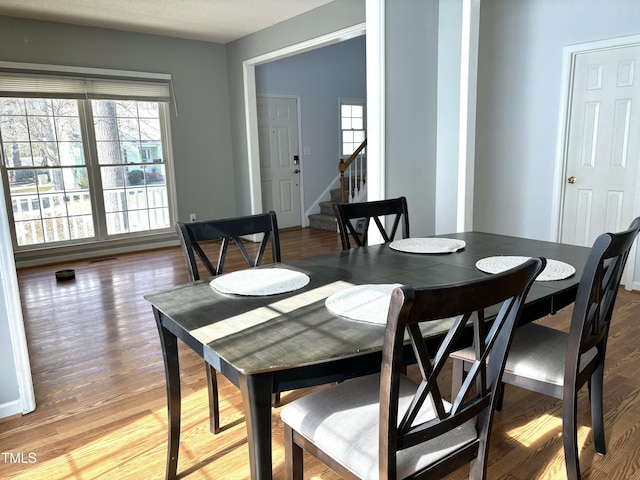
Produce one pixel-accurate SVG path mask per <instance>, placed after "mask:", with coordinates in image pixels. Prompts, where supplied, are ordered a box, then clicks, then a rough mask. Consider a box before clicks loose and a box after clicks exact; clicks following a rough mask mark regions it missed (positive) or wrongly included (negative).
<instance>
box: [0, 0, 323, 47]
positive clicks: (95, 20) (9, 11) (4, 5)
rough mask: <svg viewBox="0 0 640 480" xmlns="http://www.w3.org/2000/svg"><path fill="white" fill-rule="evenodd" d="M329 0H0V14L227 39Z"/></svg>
mask: <svg viewBox="0 0 640 480" xmlns="http://www.w3.org/2000/svg"><path fill="white" fill-rule="evenodd" d="M331 1H332V0H65V1H64V2H61V1H60V0H1V1H0V15H6V16H10V17H20V18H30V19H35V20H48V21H52V22H61V23H70V24H74V25H84V26H89V27H101V28H111V29H114V30H124V31H128V32H140V33H149V34H155V35H166V36H170V37H178V38H186V39H191V40H203V41H208V42H216V43H228V42H230V41H232V40H235V39H238V38H240V37H243V36H245V35H248V34H250V33H253V32H257V31H258V30H262V29H263V28H267V27H269V26H271V25H274V24H276V23H279V22H282V21H283V20H286V19H288V18H291V17H295V16H296V15H300V14H301V13H304V12H307V11H309V10H313V9H314V8H316V7H319V6H321V5H324V4H326V3H330V2H331Z"/></svg>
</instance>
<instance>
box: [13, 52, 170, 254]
mask: <svg viewBox="0 0 640 480" xmlns="http://www.w3.org/2000/svg"><path fill="white" fill-rule="evenodd" d="M0 71H3V72H17V74H20V73H27V74H34V73H35V74H41V75H46V76H49V77H51V76H55V75H59V76H61V77H64V75H67V76H72V77H75V76H78V77H84V76H86V77H87V78H88V79H89V81H88V82H85V83H87V84H88V88H96V89H97V88H100V85H99V84H100V80H99V79H106V80H105V81H106V82H107V83H108V82H111V85H116V86H119V85H120V84H122V85H123V86H124V88H125V89H126V88H127V84H133V85H134V87H135V85H136V82H141V84H147V85H149V84H150V82H158V81H163V82H165V83H168V84H169V89H170V91H171V93H172V86H171V75H169V74H159V73H147V72H133V71H123V70H110V69H95V68H83V67H64V66H56V65H36V64H23V63H15V62H0ZM94 76H95V77H96V78H97V79H98V81H97V82H96V83H95V85H97V86H95V87H94V82H91V77H94ZM96 91H97V90H96ZM96 91H94V92H92V93H94V94H96V93H95V92H96ZM97 92H98V93H97V95H100V93H99V91H97ZM24 96H25V95H19V94H17V95H16V97H18V98H20V97H24ZM96 98H103V99H109V98H111V97H110V96H109V95H106V96H103V97H96ZM140 100H141V99H140ZM171 100H173V98H171ZM141 101H147V100H141ZM148 101H152V102H153V101H155V100H154V99H149V100H148ZM82 103H83V101H81V103H80V107H81V108H84V107H82ZM171 106H172V105H170V104H167V103H166V102H165V101H162V102H159V107H160V108H159V110H160V128H161V135H162V148H163V162H164V164H165V170H166V189H167V197H168V213H169V225H168V227H167V228H165V229H155V230H146V231H140V232H128V233H125V234H119V235H106V231H105V232H102V233H101V232H100V230H101V228H100V227H99V223H100V222H102V221H103V220H102V219H101V216H102V215H104V213H105V212H104V211H102V210H97V209H96V205H95V204H94V211H93V215H94V218H95V220H96V222H95V223H96V236H95V237H93V238H90V239H86V240H85V241H77V240H72V241H69V242H62V243H60V244H53V245H50V244H46V243H44V244H36V245H29V246H20V247H18V246H17V242H16V236H15V225H14V224H13V222H12V221H10V222H9V225H8V226H9V229H10V231H11V237H12V241H13V246H14V252H15V254H16V261H18V260H19V258H23V257H24V258H29V257H30V254H35V256H38V255H42V254H43V253H44V252H47V251H49V252H50V253H49V254H50V255H55V256H56V257H57V256H58V254H60V255H61V258H77V256H76V255H73V254H71V255H69V252H72V251H74V250H78V248H79V247H82V246H83V245H84V246H85V247H86V248H85V249H84V250H85V251H86V250H88V249H92V248H98V247H103V246H104V247H109V248H114V249H117V250H120V251H122V249H123V248H124V250H127V248H126V247H125V245H131V244H136V243H138V244H141V243H143V242H145V243H146V242H148V241H149V240H150V239H151V237H154V238H155V237H157V240H158V241H161V240H162V239H171V241H170V242H165V243H164V244H169V243H171V244H173V243H175V242H174V241H173V240H174V237H175V232H174V230H173V224H174V222H175V219H176V218H177V200H176V197H177V196H176V188H175V165H174V161H173V149H172V143H171V124H170V110H169V108H171ZM83 141H84V142H87V141H88V140H87V139H86V138H83ZM88 145H89V147H90V148H94V146H93V144H92V142H91V141H89V143H88ZM91 161H92V162H95V163H94V165H93V166H92V168H94V169H95V168H98V169H99V164H98V162H97V159H94V160H91ZM87 163H89V162H87ZM98 186H100V185H98ZM8 188H9V186H8V184H6V183H5V185H4V192H3V194H4V195H5V198H9V197H8V195H9V191H8ZM93 188H94V189H95V188H96V185H94V186H93ZM92 196H93V198H94V199H97V201H96V203H97V202H100V203H101V202H102V199H101V196H102V189H101V186H100V191H95V190H94V191H92ZM98 212H99V215H97V214H98ZM7 213H8V214H10V213H11V212H8V211H7ZM12 217H13V216H12V215H10V218H12ZM159 245H160V244H159V243H156V244H155V246H156V247H157V246H159ZM21 254H23V255H21ZM83 255H86V254H83ZM38 263H41V261H39V260H33V261H32V260H28V261H27V262H26V263H25V265H33V264H38Z"/></svg>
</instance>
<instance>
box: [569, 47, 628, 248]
mask: <svg viewBox="0 0 640 480" xmlns="http://www.w3.org/2000/svg"><path fill="white" fill-rule="evenodd" d="M639 59H640V46H627V47H623V48H609V49H605V50H596V51H590V52H585V53H579V54H577V55H576V58H575V64H574V72H573V74H574V75H573V83H572V98H571V102H570V112H569V114H568V118H569V130H568V131H569V134H568V140H567V142H568V143H567V148H566V152H567V157H566V170H565V171H566V178H565V181H566V182H567V183H566V185H565V189H564V204H563V215H562V224H561V241H562V242H563V243H570V244H575V245H583V246H590V245H592V244H593V242H594V241H595V239H596V237H597V236H598V235H599V234H601V233H603V232H607V231H610V232H615V231H620V230H624V229H626V228H627V227H628V225H629V223H630V222H631V220H632V219H633V218H634V216H635V215H634V205H635V202H636V186H637V172H638V161H639V152H640V148H639V144H640V136H639V135H638V134H637V132H638V131H640V85H639V83H638V79H637V78H638V76H637V75H636V73H638V72H636V71H635V67H636V66H638V65H639V62H638V60H639Z"/></svg>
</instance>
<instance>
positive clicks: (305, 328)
mask: <svg viewBox="0 0 640 480" xmlns="http://www.w3.org/2000/svg"><path fill="white" fill-rule="evenodd" d="M443 237H447V238H457V239H461V240H464V241H465V242H466V247H465V248H464V249H462V250H460V251H458V252H455V253H447V254H415V253H404V252H400V251H397V250H393V249H391V248H390V247H389V245H388V244H384V245H375V246H370V247H363V248H359V249H352V250H349V251H343V252H336V253H331V254H327V255H321V256H315V257H308V258H303V259H298V260H295V261H292V262H287V263H283V264H278V265H277V267H280V268H282V267H284V268H288V269H293V270H297V271H300V272H303V273H305V274H307V275H308V276H309V279H310V282H309V283H308V284H307V285H306V286H305V287H303V288H302V289H300V290H297V291H294V292H290V293H285V294H280V295H273V296H263V297H246V296H244V297H242V296H233V295H226V294H221V293H218V292H217V291H215V290H214V289H213V288H212V287H211V286H210V285H209V281H200V282H194V283H190V284H186V285H181V286H177V287H175V288H172V289H169V290H166V291H163V292H160V293H153V294H149V295H146V296H145V298H146V299H147V300H148V301H149V302H150V303H151V305H152V306H153V309H154V313H155V315H156V320H157V322H158V328H159V331H160V337H161V341H162V344H163V352H164V354H165V367H166V371H167V393H168V397H169V399H170V401H169V407H170V408H169V410H170V411H169V416H170V442H169V444H170V445H169V456H168V463H167V477H168V478H172V477H175V475H176V468H177V441H178V438H177V435H179V410H180V405H179V404H180V398H179V397H180V393H179V373H177V368H178V363H177V362H178V360H177V348H175V352H174V351H173V350H174V345H175V343H176V342H175V338H180V339H181V340H182V341H184V342H185V343H187V344H188V345H189V346H190V347H191V348H193V349H194V350H195V351H196V352H198V353H199V354H200V355H201V356H202V357H203V358H204V359H205V360H206V361H207V362H209V363H210V364H211V365H213V366H214V367H215V368H216V369H217V370H218V371H220V372H221V373H223V374H224V375H225V376H227V378H229V380H231V381H232V382H233V383H235V384H236V385H237V386H238V387H239V388H240V389H241V391H242V393H243V404H244V408H245V416H246V420H247V434H248V440H249V447H250V462H251V467H252V477H253V478H270V477H271V431H270V426H271V413H270V408H271V407H270V399H271V393H273V392H280V391H285V390H290V389H294V388H301V387H306V386H310V385H315V384H321V383H327V382H331V381H336V380H342V379H345V378H349V377H353V376H358V375H363V374H367V373H371V372H372V371H375V370H376V369H377V368H379V355H380V352H381V349H382V341H383V333H384V326H382V325H375V324H369V323H364V322H358V321H353V320H349V319H345V318H343V317H339V316H337V315H334V314H333V313H331V312H330V311H329V310H328V309H327V308H326V307H325V300H326V298H327V297H328V296H330V295H331V294H332V293H335V292H338V291H341V290H343V289H345V288H348V287H350V286H353V285H361V284H369V283H376V284H380V283H400V284H405V285H412V286H415V287H420V286H433V285H442V284H447V283H454V282H461V281H468V280H472V279H474V278H480V277H483V276H486V275H488V274H487V273H484V272H481V271H480V270H478V269H477V268H476V266H475V264H476V262H477V261H478V260H480V259H482V258H485V257H488V256H495V255H518V256H536V257H537V256H542V257H546V258H548V259H554V260H559V261H562V262H566V263H569V264H570V265H572V266H574V267H575V269H576V272H575V274H574V275H573V276H571V277H570V278H567V279H564V280H558V281H547V282H539V281H536V282H535V284H534V286H533V287H532V288H531V291H530V293H529V295H528V297H527V302H526V306H525V309H524V311H523V317H522V319H521V323H523V322H530V321H533V320H535V319H537V318H541V317H543V316H545V315H547V314H552V313H555V311H557V310H558V309H560V308H563V307H565V306H567V305H569V304H571V303H572V302H573V301H574V299H575V293H576V289H577V285H578V282H579V279H580V276H581V274H582V268H583V265H584V263H585V261H586V258H587V255H588V253H589V249H588V248H584V247H577V246H571V245H563V244H558V243H553V242H544V241H538V240H529V239H522V238H516V237H509V236H502V235H495V234H487V233H479V232H466V233H457V234H450V235H443ZM262 268H273V266H267V267H262ZM445 325H446V324H445ZM423 333H425V336H426V337H430V338H432V339H433V341H434V342H437V341H438V339H439V338H442V336H443V335H444V334H445V333H446V327H443V326H442V325H438V324H436V326H434V328H433V329H432V330H431V331H425V332H423ZM176 379H177V380H178V381H176ZM176 409H177V414H176ZM176 416H177V417H178V418H177V430H178V432H177V433H176V431H175V430H176Z"/></svg>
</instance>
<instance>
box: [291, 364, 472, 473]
mask: <svg viewBox="0 0 640 480" xmlns="http://www.w3.org/2000/svg"><path fill="white" fill-rule="evenodd" d="M415 390H416V384H415V383H413V382H412V381H411V380H409V379H408V378H406V377H402V381H401V386H400V403H399V411H400V412H404V411H405V410H406V409H407V407H408V405H409V403H410V401H411V399H412V398H413V395H414V394H415ZM379 391H380V375H379V374H375V375H370V376H367V377H361V378H357V379H354V380H349V381H346V382H343V383H340V384H338V385H336V386H333V387H330V388H327V389H324V390H320V391H317V392H314V393H311V394H310V395H307V396H305V397H303V398H301V399H299V400H296V401H294V402H292V403H291V404H289V405H287V406H286V407H285V408H284V409H283V410H282V412H281V414H280V416H281V419H282V421H283V422H285V423H287V424H288V425H289V426H291V427H292V428H293V430H295V431H297V432H298V433H300V434H301V435H302V436H304V437H305V438H307V439H308V440H310V441H311V442H313V443H314V444H315V445H316V446H317V447H318V448H320V449H321V450H323V451H324V452H325V453H327V454H329V455H330V456H331V457H333V458H334V459H335V460H336V461H337V462H338V463H340V464H341V465H343V466H344V467H345V468H347V469H349V470H350V471H352V472H353V473H355V474H356V475H357V476H359V477H361V478H366V479H377V478H379V472H378V436H379V432H378V430H379V415H380V409H379ZM447 408H450V405H448V404H447ZM434 417H435V414H434V412H433V410H432V408H431V402H429V401H427V402H425V405H424V406H423V407H422V410H421V413H420V415H419V417H418V418H417V420H416V422H417V423H419V422H423V421H425V420H428V419H431V418H434ZM477 436H478V435H477V432H476V428H475V421H474V420H470V421H468V422H466V423H464V424H463V425H461V426H459V427H458V428H456V429H455V430H452V431H450V432H447V433H446V434H444V435H441V436H440V437H438V438H435V439H433V440H430V441H428V442H425V443H422V444H419V445H416V446H414V447H411V448H408V449H406V450H403V451H401V452H399V453H398V457H397V478H405V477H407V476H408V475H410V474H411V473H413V472H415V471H417V470H420V469H421V468H423V467H425V466H428V465H430V464H432V463H433V462H435V461H437V460H438V459H440V458H442V457H444V456H445V455H447V454H448V453H449V452H451V451H453V450H455V449H457V448H459V447H461V446H464V445H466V444H469V443H471V442H473V441H474V440H475V439H476V438H477Z"/></svg>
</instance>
